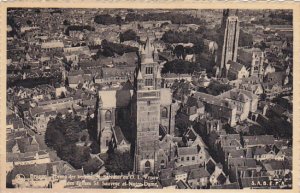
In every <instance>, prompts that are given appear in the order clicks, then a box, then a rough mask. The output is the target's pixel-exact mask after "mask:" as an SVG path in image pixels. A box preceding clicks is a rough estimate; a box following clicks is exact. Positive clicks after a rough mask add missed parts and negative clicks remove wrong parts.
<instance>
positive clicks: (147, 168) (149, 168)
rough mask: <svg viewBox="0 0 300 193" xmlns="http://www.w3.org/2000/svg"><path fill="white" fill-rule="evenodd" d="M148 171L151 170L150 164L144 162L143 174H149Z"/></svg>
mask: <svg viewBox="0 0 300 193" xmlns="http://www.w3.org/2000/svg"><path fill="white" fill-rule="evenodd" d="M150 170H151V164H150V162H149V161H146V162H145V173H148V172H150Z"/></svg>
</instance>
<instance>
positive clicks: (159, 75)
mask: <svg viewBox="0 0 300 193" xmlns="http://www.w3.org/2000/svg"><path fill="white" fill-rule="evenodd" d="M156 78H161V73H160V68H157V73H156Z"/></svg>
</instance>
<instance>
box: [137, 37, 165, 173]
mask: <svg viewBox="0 0 300 193" xmlns="http://www.w3.org/2000/svg"><path fill="white" fill-rule="evenodd" d="M154 51H155V48H154V46H153V45H152V44H151V42H150V40H149V38H147V41H146V45H145V46H142V47H140V57H141V63H140V65H139V66H138V67H137V70H136V72H137V74H136V78H135V81H136V84H135V93H134V98H133V112H134V114H133V117H134V119H135V123H136V141H135V153H134V171H135V172H137V173H149V172H153V173H156V172H157V171H156V168H157V166H156V164H157V163H156V162H157V155H156V151H157V150H158V148H159V124H160V95H161V91H160V88H161V75H160V69H159V64H158V63H157V62H155V61H154V60H153V58H154Z"/></svg>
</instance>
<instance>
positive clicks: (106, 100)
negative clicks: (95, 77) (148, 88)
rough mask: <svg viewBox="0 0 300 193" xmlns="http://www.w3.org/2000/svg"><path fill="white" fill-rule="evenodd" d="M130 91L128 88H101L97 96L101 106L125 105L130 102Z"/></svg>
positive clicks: (114, 106)
mask: <svg viewBox="0 0 300 193" xmlns="http://www.w3.org/2000/svg"><path fill="white" fill-rule="evenodd" d="M131 96H132V92H130V90H101V91H99V98H100V100H101V101H102V108H116V107H127V106H128V105H129V103H130V100H131Z"/></svg>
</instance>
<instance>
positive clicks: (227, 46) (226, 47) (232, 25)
mask: <svg viewBox="0 0 300 193" xmlns="http://www.w3.org/2000/svg"><path fill="white" fill-rule="evenodd" d="M239 33H240V25H239V20H238V17H237V16H229V17H228V18H227V22H226V28H225V34H224V43H223V50H222V60H221V64H220V75H222V73H223V72H224V66H225V65H226V63H227V62H228V61H229V60H232V61H234V62H236V59H237V48H238V42H239Z"/></svg>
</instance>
